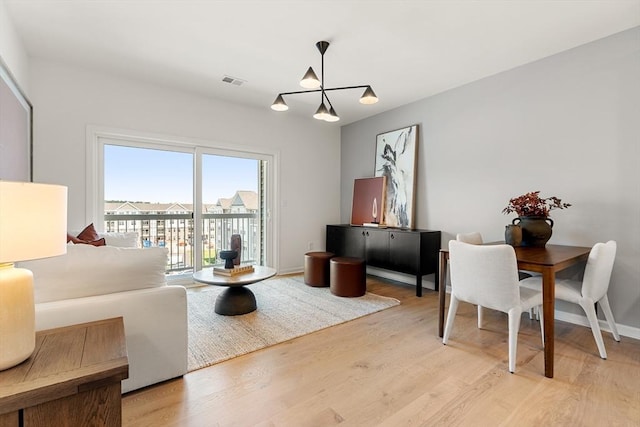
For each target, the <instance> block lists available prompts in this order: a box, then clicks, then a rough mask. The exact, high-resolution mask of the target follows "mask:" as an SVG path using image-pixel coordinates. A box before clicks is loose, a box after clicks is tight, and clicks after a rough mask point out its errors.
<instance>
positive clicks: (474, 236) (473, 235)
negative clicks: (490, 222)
mask: <svg viewBox="0 0 640 427" xmlns="http://www.w3.org/2000/svg"><path fill="white" fill-rule="evenodd" d="M456 240H457V241H458V242H464V243H469V244H470V245H481V244H482V243H484V241H483V239H482V234H480V233H479V232H477V231H472V232H470V233H458V234H457V235H456ZM478 328H479V329H480V328H482V306H481V305H479V306H478Z"/></svg>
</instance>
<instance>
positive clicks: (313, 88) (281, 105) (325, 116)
mask: <svg viewBox="0 0 640 427" xmlns="http://www.w3.org/2000/svg"><path fill="white" fill-rule="evenodd" d="M316 47H317V48H318V50H319V51H320V56H321V68H320V79H318V76H317V75H316V73H315V72H314V71H313V68H311V67H309V69H308V70H307V72H306V73H305V75H304V76H303V77H302V80H301V81H300V86H302V87H304V88H306V89H308V90H300V91H297V92H282V93H279V94H278V96H277V97H276V100H275V101H273V104H272V105H271V109H272V110H275V111H287V110H288V109H289V106H288V105H287V104H286V102H284V98H283V97H284V96H287V95H297V94H300V93H311V92H320V106H319V107H318V109H317V110H316V113H315V114H314V115H313V118H314V119H318V120H325V121H327V122H337V121H338V120H340V117H339V116H338V114H337V113H336V110H335V109H334V108H333V105H332V104H331V101H330V100H329V97H328V96H327V92H330V91H333V90H346V89H362V88H364V89H365V91H364V93H363V94H362V96H361V97H360V103H361V104H375V103H376V102H378V97H377V96H376V94H375V92H373V89H371V86H369V85H358V86H344V87H332V88H327V87H325V86H324V53H325V52H326V51H327V49H328V48H329V42H326V41H319V42H318V43H316ZM325 101H326V102H327V104H328V108H327V104H325Z"/></svg>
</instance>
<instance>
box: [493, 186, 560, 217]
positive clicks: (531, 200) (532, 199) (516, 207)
mask: <svg viewBox="0 0 640 427" xmlns="http://www.w3.org/2000/svg"><path fill="white" fill-rule="evenodd" d="M569 206H571V205H570V204H569V203H562V200H560V199H558V198H557V197H547V198H546V199H542V198H540V192H539V191H532V192H530V193H527V194H523V195H522V196H518V197H515V198H513V199H511V200H509V205H507V207H506V208H504V209H503V210H502V213H504V214H510V213H511V212H515V213H517V214H518V216H542V217H545V218H546V217H548V216H549V211H552V210H554V209H565V208H568V207H569Z"/></svg>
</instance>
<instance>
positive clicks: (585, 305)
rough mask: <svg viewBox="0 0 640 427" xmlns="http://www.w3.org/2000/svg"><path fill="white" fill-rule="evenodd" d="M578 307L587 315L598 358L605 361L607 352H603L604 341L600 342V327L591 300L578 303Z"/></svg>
mask: <svg viewBox="0 0 640 427" xmlns="http://www.w3.org/2000/svg"><path fill="white" fill-rule="evenodd" d="M580 307H582V309H583V310H584V312H585V314H586V315H587V320H589V325H590V326H591V333H593V338H594V339H595V340H596V345H597V346H598V351H599V352H600V357H601V358H603V359H606V358H607V350H605V348H604V341H602V332H600V325H599V324H598V316H596V308H595V305H594V303H593V301H591V300H582V301H581V302H580Z"/></svg>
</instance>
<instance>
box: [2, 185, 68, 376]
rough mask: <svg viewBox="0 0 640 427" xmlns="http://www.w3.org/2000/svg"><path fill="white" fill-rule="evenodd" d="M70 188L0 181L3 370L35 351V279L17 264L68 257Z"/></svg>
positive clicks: (29, 272)
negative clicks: (60, 256) (66, 254)
mask: <svg viewBox="0 0 640 427" xmlns="http://www.w3.org/2000/svg"><path fill="white" fill-rule="evenodd" d="M66 230H67V188H66V187H62V186H60V185H48V184H34V183H27V182H10V181H0V370H4V369H8V368H11V367H13V366H15V365H17V364H19V363H21V362H22V361H24V360H26V359H27V358H28V357H29V356H31V354H32V353H33V350H34V348H35V336H36V333H35V305H34V298H33V274H32V273H31V271H29V270H27V269H24V268H14V265H13V263H14V262H16V261H26V260H30V259H37V258H46V257H51V256H56V255H62V254H64V253H66V251H67V239H66Z"/></svg>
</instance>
